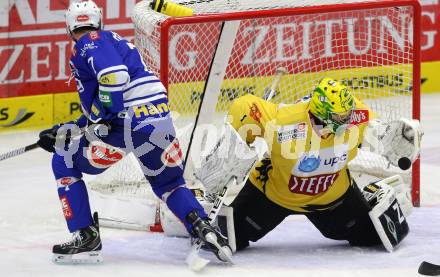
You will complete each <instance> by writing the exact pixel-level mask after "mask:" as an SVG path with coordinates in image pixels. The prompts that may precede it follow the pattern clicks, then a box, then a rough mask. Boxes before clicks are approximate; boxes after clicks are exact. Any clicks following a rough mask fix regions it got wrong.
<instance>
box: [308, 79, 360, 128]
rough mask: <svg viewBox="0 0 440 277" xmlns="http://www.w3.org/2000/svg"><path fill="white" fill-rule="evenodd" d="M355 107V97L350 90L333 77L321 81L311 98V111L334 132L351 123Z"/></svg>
mask: <svg viewBox="0 0 440 277" xmlns="http://www.w3.org/2000/svg"><path fill="white" fill-rule="evenodd" d="M354 108H355V102H354V97H353V94H352V93H351V92H350V90H349V89H348V88H347V87H346V86H344V85H342V84H340V83H339V82H338V81H335V80H333V79H331V78H324V79H322V80H321V81H320V82H319V84H318V86H317V87H316V88H315V90H314V91H313V93H312V98H311V100H310V112H311V113H312V114H313V115H314V116H316V117H317V118H318V119H319V120H321V121H322V122H323V123H324V124H326V127H328V128H330V129H331V130H332V131H333V132H336V130H337V129H338V128H339V127H340V126H342V125H344V124H348V123H350V119H351V113H352V111H353V110H354Z"/></svg>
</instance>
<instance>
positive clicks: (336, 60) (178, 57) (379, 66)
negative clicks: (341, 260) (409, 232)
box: [133, 0, 421, 206]
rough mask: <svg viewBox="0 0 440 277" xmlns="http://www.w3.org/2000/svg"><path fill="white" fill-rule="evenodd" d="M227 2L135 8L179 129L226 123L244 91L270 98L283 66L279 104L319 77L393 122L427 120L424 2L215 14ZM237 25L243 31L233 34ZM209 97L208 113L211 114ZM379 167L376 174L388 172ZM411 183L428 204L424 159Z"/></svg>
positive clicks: (141, 41)
mask: <svg viewBox="0 0 440 277" xmlns="http://www.w3.org/2000/svg"><path fill="white" fill-rule="evenodd" d="M177 2H185V1H177ZM197 2H199V3H202V4H203V5H205V6H206V7H207V8H206V10H204V9H205V8H204V7H205V6H204V7H199V6H197ZM218 2H222V1H208V0H205V1H204V0H199V1H197V0H195V1H186V3H187V4H188V6H189V7H191V8H193V9H194V13H195V15H194V16H190V17H175V18H173V17H167V16H165V15H161V14H157V13H155V12H153V11H151V10H149V9H148V7H147V3H146V1H145V3H142V2H141V3H139V4H138V5H137V6H136V8H135V13H134V15H133V21H134V23H135V32H136V35H135V43H136V46H137V47H138V48H139V50H140V51H141V54H142V56H143V59H144V61H145V63H146V64H147V66H148V67H149V68H150V69H151V70H152V71H154V72H155V73H156V74H158V75H160V79H161V81H162V82H163V83H164V85H165V86H166V87H167V89H168V95H169V100H170V106H171V109H172V110H173V111H175V112H176V113H177V114H178V115H177V116H175V118H176V120H175V123H176V126H177V129H178V131H179V128H184V127H187V126H188V124H190V125H191V124H192V125H194V124H195V122H196V121H197V120H202V121H203V122H208V121H219V120H220V119H221V118H222V115H223V114H225V112H226V110H227V108H228V106H229V105H230V103H231V101H232V100H233V99H235V98H236V97H238V96H241V95H243V94H245V93H253V94H255V95H259V96H262V95H263V93H264V91H265V89H266V88H268V87H270V83H271V80H272V79H273V77H274V75H275V71H276V69H277V68H279V67H281V66H283V67H285V68H287V70H288V72H289V73H288V74H287V75H286V76H284V77H283V79H282V81H281V83H280V87H279V90H278V93H277V95H276V97H275V98H274V99H273V101H274V102H277V103H281V102H284V103H292V102H293V101H295V100H296V99H298V98H301V97H303V96H305V95H306V94H308V93H310V91H311V90H312V89H313V86H314V85H316V83H317V81H318V80H319V79H320V78H322V77H324V76H330V77H333V78H336V79H338V80H340V81H342V82H343V83H345V84H346V85H348V86H349V87H351V88H352V91H353V92H354V93H355V95H356V96H357V97H359V98H360V99H361V100H363V101H365V102H367V103H368V104H369V105H370V106H371V107H372V109H373V110H375V111H376V112H377V113H378V114H379V115H380V116H381V117H382V118H383V119H385V120H390V119H397V118H399V117H412V118H415V119H420V32H421V31H420V30H421V7H420V4H419V2H418V1H416V0H384V1H372V0H370V1H335V0H333V1H328V3H330V4H327V5H313V4H311V3H312V2H315V3H320V4H323V1H321V2H320V1H316V0H310V1H298V3H301V4H304V6H293V7H292V6H289V4H286V3H288V2H289V1H278V2H282V3H283V5H280V6H271V5H272V4H271V3H274V2H277V1H258V3H259V4H261V3H264V4H265V5H261V7H260V6H256V7H255V8H254V7H249V5H247V6H246V5H245V6H246V7H244V8H242V9H241V8H240V4H243V3H245V2H246V1H245V0H235V1H234V0H230V1H226V0H225V1H224V2H225V5H226V4H228V5H229V4H231V2H233V5H235V7H237V9H236V10H234V9H233V7H229V8H225V9H223V7H219V6H217V7H215V8H212V7H213V6H215V5H216V3H218ZM248 2H252V0H249V1H248ZM290 2H295V1H290ZM341 2H350V3H341ZM255 3H257V2H255ZM182 4H184V3H182ZM309 4H310V5H309ZM203 5H202V6H203ZM291 5H295V3H291ZM232 23H237V25H236V26H235V27H232V28H231V29H226V30H228V31H227V32H224V30H225V28H227V26H228V24H229V25H231V24H232ZM222 30H223V32H222ZM226 33H227V34H226ZM223 36H226V37H223ZM228 42H230V43H232V44H229V46H228ZM219 45H220V46H221V47H219ZM228 47H229V48H230V49H229V48H228ZM216 53H217V54H216ZM219 53H221V54H220V55H219ZM219 57H220V58H219ZM219 63H225V65H224V66H223V68H222V65H220V66H219V68H220V69H217V70H218V72H217V73H216V74H217V76H221V78H220V80H217V81H218V83H219V84H218V85H217V87H215V86H214V88H216V89H212V88H211V89H207V86H208V84H207V81H206V80H208V79H209V80H210V81H211V79H212V77H210V76H211V75H210V74H212V72H213V67H215V66H217V65H218V64H219ZM214 71H215V70H214ZM214 75H215V74H214ZM212 90H215V92H211V91H212ZM211 93H213V94H212V95H211ZM207 95H208V96H211V97H209V98H207ZM202 99H205V101H204V102H208V108H206V107H202V104H201V103H202V101H201V100H202ZM209 103H210V104H209ZM203 105H205V104H203ZM200 114H202V116H201V118H198V117H200ZM193 127H194V126H192V128H193ZM185 130H187V129H185ZM190 130H192V129H191V128H190ZM189 133H191V132H188V131H184V132H183V134H182V138H181V141H183V143H182V144H183V148H184V150H185V151H186V150H188V145H189V141H190V139H189V137H188V134H189ZM367 163H368V162H367ZM372 163H373V164H372V165H371V166H372V167H373V168H375V169H374V170H380V169H381V168H383V169H385V167H387V166H388V164H386V163H384V162H383V161H378V162H377V161H373V162H372ZM393 170H394V171H395V172H399V171H398V170H397V169H392V171H393ZM396 170H397V171H396ZM408 176H409V177H408V178H409V181H408V182H410V183H411V194H412V201H413V204H414V206H419V205H420V163H419V160H417V161H416V163H415V164H414V165H413V167H412V170H411V173H410V174H409V175H408Z"/></svg>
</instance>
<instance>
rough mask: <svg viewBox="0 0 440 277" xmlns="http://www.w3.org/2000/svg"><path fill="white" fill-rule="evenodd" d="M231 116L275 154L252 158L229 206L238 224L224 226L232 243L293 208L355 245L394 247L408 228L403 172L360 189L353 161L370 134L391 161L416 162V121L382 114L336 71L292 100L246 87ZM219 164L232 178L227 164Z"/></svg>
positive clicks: (241, 242) (242, 243)
mask: <svg viewBox="0 0 440 277" xmlns="http://www.w3.org/2000/svg"><path fill="white" fill-rule="evenodd" d="M229 118H230V119H231V122H230V125H231V126H232V128H233V129H235V130H236V131H237V132H238V133H239V134H240V137H241V139H243V140H244V141H245V142H246V143H247V144H251V143H252V142H254V140H255V138H256V137H261V138H263V139H264V140H265V142H266V143H267V145H268V152H269V154H270V155H269V157H267V158H264V159H262V160H261V161H259V162H258V163H257V164H256V165H255V166H254V168H253V169H252V170H251V172H250V174H249V179H248V180H247V182H246V183H245V185H244V187H243V188H242V189H241V191H240V192H239V194H238V196H237V197H236V198H235V199H234V201H233V202H232V204H231V205H230V207H229V209H232V210H233V212H232V213H230V214H231V215H232V214H233V220H230V221H229V222H233V226H230V225H231V224H229V226H226V227H225V228H223V229H224V230H228V235H229V238H230V241H233V242H235V244H236V245H234V246H233V247H232V248H233V249H236V250H241V249H244V248H246V247H248V246H249V242H250V241H252V242H255V241H258V240H259V239H261V238H262V237H263V236H265V235H266V234H267V233H269V232H270V231H271V230H272V229H274V228H275V227H276V226H277V225H278V224H280V223H281V222H282V221H283V220H284V219H285V218H286V217H287V216H289V215H293V214H303V215H305V216H306V217H307V218H308V219H309V220H310V221H311V222H312V223H313V224H314V225H315V227H316V228H317V229H318V230H319V231H320V232H321V233H322V235H324V236H325V237H327V238H330V239H334V240H345V241H348V242H349V244H350V245H353V246H375V245H381V244H383V245H384V246H385V248H386V249H387V250H388V251H392V250H393V249H394V248H395V247H396V246H397V245H398V244H399V243H400V242H401V241H402V240H403V239H404V238H405V236H406V235H407V234H408V232H409V227H408V223H407V221H406V218H405V217H406V216H407V215H408V214H409V212H410V210H411V202H410V200H409V199H408V198H407V197H406V195H405V194H404V193H401V192H402V189H401V186H402V179H401V178H400V177H399V176H392V177H390V178H386V179H384V180H377V181H376V182H374V183H371V184H369V185H367V186H365V187H364V188H363V189H359V186H357V185H356V183H355V181H354V180H353V178H352V176H351V175H350V172H349V170H348V167H347V165H348V163H349V162H350V161H351V160H353V159H354V158H355V156H356V155H357V153H358V148H359V147H360V146H361V144H362V143H363V142H364V139H367V140H368V141H369V142H368V143H370V145H374V146H375V148H374V149H373V150H372V151H376V152H377V153H380V154H381V155H382V156H384V157H385V158H386V159H387V160H388V161H389V162H390V163H392V164H394V165H396V166H397V165H399V164H401V161H402V159H408V160H409V161H410V163H412V162H413V161H414V160H415V159H416V158H417V156H418V154H419V144H420V137H421V135H422V132H421V130H420V128H419V125H418V121H414V120H404V119H402V120H398V121H395V122H389V123H383V122H380V121H377V120H376V119H375V118H376V116H375V114H374V112H373V111H372V110H371V109H370V108H369V107H368V106H367V105H365V104H364V103H362V102H361V101H360V100H358V99H357V98H355V97H354V96H353V95H352V93H351V91H350V90H349V89H348V88H347V87H345V86H344V85H341V84H340V83H338V82H337V81H335V80H332V79H330V78H324V79H323V80H321V81H320V82H319V84H317V86H316V88H315V89H314V90H313V92H312V93H311V95H310V96H309V97H306V98H305V99H304V100H303V101H299V102H298V103H296V104H292V105H284V106H279V105H276V104H274V103H271V102H269V101H265V100H263V99H261V98H259V97H256V96H254V95H245V96H243V97H240V98H238V99H237V100H236V101H235V102H234V103H233V104H232V106H231V108H230V110H229ZM373 120H375V121H374V122H375V123H374V124H369V123H370V122H372V121H373ZM372 142H374V143H372ZM366 143H367V142H366ZM212 156H215V155H212ZM236 164H239V161H238V162H237V163H236ZM206 170H208V169H206V168H204V166H203V165H202V167H201V168H200V169H198V171H201V172H202V173H203V174H199V175H200V176H209V175H210V174H209V172H208V173H207V172H205V171H206ZM209 170H211V171H212V167H211V168H210V169H209ZM218 171H223V172H224V176H225V177H224V178H228V177H227V169H226V170H225V169H224V168H223V169H220V168H218V169H217V170H215V174H218ZM213 174H214V173H213ZM196 175H197V174H196ZM201 179H202V180H201V181H202V182H205V183H206V180H209V178H206V177H205V178H201ZM203 179H205V181H204V180H203ZM205 185H206V184H205ZM207 187H209V188H214V189H215V186H213V185H212V184H207ZM402 195H403V196H402ZM396 197H397V198H396Z"/></svg>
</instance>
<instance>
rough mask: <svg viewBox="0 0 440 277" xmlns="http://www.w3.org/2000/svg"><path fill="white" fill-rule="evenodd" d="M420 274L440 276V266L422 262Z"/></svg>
mask: <svg viewBox="0 0 440 277" xmlns="http://www.w3.org/2000/svg"><path fill="white" fill-rule="evenodd" d="M419 273H420V274H422V275H428V276H438V275H440V265H436V264H431V263H428V262H422V263H421V264H420V266H419Z"/></svg>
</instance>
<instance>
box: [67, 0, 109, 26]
mask: <svg viewBox="0 0 440 277" xmlns="http://www.w3.org/2000/svg"><path fill="white" fill-rule="evenodd" d="M66 26H67V32H68V33H69V34H71V33H72V31H74V30H75V29H78V28H81V27H93V28H96V29H101V28H102V12H101V9H100V8H99V7H98V6H97V5H96V4H95V2H93V1H92V0H82V1H81V0H80V1H74V2H72V3H71V4H70V6H69V8H68V9H67V11H66Z"/></svg>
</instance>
